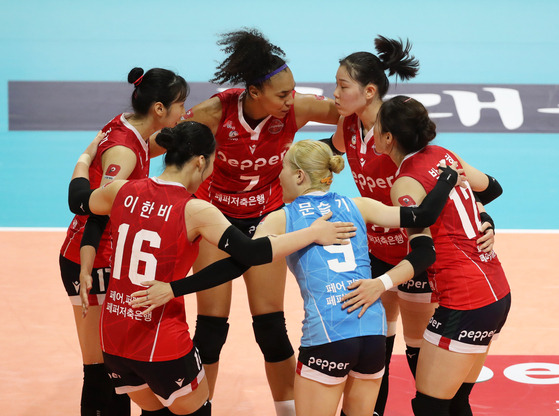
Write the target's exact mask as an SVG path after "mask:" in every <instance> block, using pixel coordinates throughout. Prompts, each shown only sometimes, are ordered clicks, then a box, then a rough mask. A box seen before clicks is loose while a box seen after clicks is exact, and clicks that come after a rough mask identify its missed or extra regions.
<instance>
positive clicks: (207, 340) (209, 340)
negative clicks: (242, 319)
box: [192, 315, 229, 364]
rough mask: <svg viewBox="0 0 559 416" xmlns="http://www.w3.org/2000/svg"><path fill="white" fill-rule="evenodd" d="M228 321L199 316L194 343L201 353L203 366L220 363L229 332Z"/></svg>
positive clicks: (215, 317)
mask: <svg viewBox="0 0 559 416" xmlns="http://www.w3.org/2000/svg"><path fill="white" fill-rule="evenodd" d="M227 319H228V318H221V317H217V316H206V315H198V316H197V318H196V331H195V333H194V338H193V339H192V341H194V344H195V345H196V348H198V351H199V352H200V359H201V360H202V364H214V363H217V362H218V361H219V354H220V353H221V348H223V344H225V340H226V339H227V332H229V324H228V323H227Z"/></svg>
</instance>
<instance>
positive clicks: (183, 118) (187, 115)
mask: <svg viewBox="0 0 559 416" xmlns="http://www.w3.org/2000/svg"><path fill="white" fill-rule="evenodd" d="M192 117H194V113H193V112H192V110H188V111H187V112H186V114H185V115H184V116H182V117H181V119H182V120H186V119H189V118H192Z"/></svg>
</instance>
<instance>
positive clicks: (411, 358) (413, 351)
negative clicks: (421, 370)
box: [406, 345, 419, 378]
mask: <svg viewBox="0 0 559 416" xmlns="http://www.w3.org/2000/svg"><path fill="white" fill-rule="evenodd" d="M418 358H419V348H416V347H410V346H409V345H406V359H407V360H408V366H409V368H410V371H411V373H412V375H413V378H415V373H416V370H417V359H418Z"/></svg>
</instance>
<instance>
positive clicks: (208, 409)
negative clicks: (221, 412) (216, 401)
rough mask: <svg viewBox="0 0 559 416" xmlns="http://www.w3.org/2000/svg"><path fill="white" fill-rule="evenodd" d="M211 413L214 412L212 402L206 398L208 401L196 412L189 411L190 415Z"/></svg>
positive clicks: (197, 415)
mask: <svg viewBox="0 0 559 416" xmlns="http://www.w3.org/2000/svg"><path fill="white" fill-rule="evenodd" d="M211 414H212V402H210V401H209V400H206V403H204V404H203V405H202V406H201V407H200V408H199V409H198V410H196V411H195V412H194V413H189V414H188V416H211Z"/></svg>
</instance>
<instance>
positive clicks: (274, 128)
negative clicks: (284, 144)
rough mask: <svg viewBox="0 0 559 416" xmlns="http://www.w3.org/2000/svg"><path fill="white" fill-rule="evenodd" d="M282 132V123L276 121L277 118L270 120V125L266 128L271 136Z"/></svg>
mask: <svg viewBox="0 0 559 416" xmlns="http://www.w3.org/2000/svg"><path fill="white" fill-rule="evenodd" d="M282 130H283V122H282V121H281V120H278V119H277V118H276V119H275V120H272V122H271V123H270V127H268V131H269V132H270V133H271V134H278V133H280V132H281V131H282Z"/></svg>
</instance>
